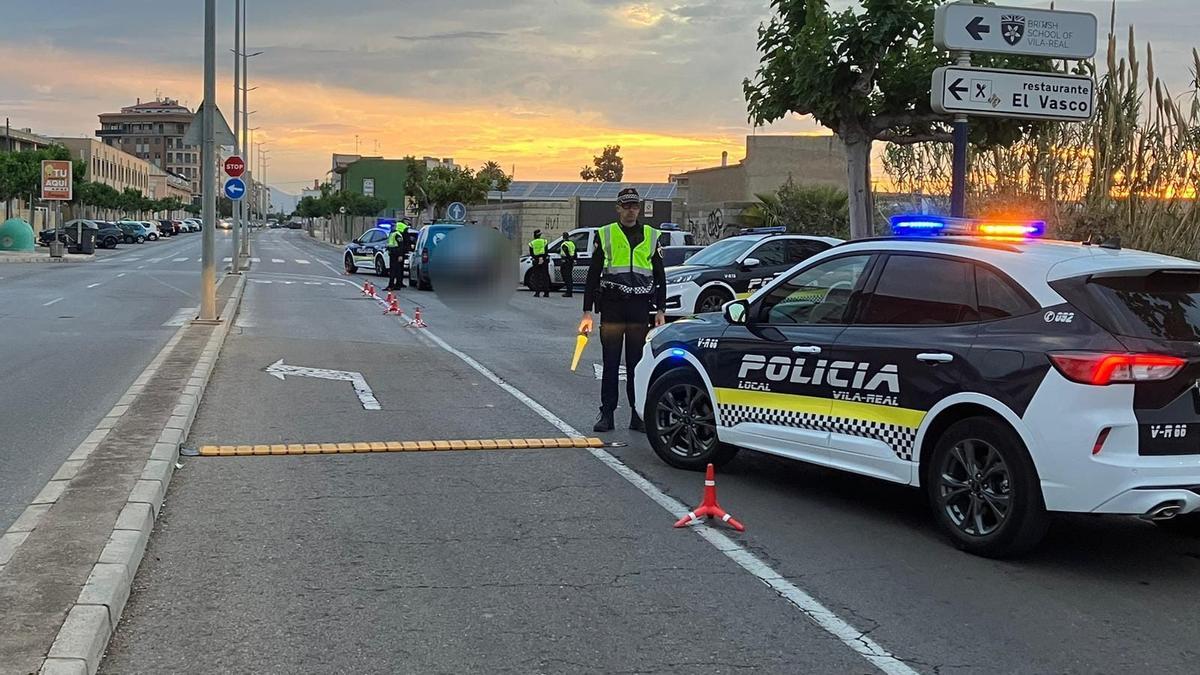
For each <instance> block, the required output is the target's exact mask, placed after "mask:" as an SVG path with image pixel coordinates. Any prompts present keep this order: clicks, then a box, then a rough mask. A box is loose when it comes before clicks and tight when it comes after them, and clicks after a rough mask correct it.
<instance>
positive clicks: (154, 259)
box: [146, 258, 162, 264]
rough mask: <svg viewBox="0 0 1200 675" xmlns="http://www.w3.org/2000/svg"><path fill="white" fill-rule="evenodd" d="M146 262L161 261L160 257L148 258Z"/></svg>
mask: <svg viewBox="0 0 1200 675" xmlns="http://www.w3.org/2000/svg"><path fill="white" fill-rule="evenodd" d="M146 262H148V263H151V264H153V263H156V262H162V258H148V259H147V260H146Z"/></svg>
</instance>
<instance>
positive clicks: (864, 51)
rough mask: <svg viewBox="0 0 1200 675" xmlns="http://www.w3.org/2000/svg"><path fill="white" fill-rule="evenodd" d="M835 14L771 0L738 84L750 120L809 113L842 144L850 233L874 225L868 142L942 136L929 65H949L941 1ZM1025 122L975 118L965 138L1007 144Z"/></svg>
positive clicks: (1040, 65) (874, 0)
mask: <svg viewBox="0 0 1200 675" xmlns="http://www.w3.org/2000/svg"><path fill="white" fill-rule="evenodd" d="M977 2H981V0H977ZM860 4H861V7H862V8H861V10H857V11H856V10H854V9H846V10H844V11H842V12H837V13H833V12H831V11H830V10H829V8H828V3H827V2H826V0H771V6H772V7H773V8H774V12H775V15H774V16H773V17H772V18H771V21H770V23H767V24H763V25H760V26H759V29H758V51H759V52H760V54H761V58H760V61H759V63H760V65H759V68H758V71H757V72H756V73H755V76H754V79H753V80H750V79H746V80H745V81H744V82H743V84H742V89H743V92H744V93H745V96H746V103H747V109H748V112H749V119H750V121H751V122H752V123H754V124H755V125H761V124H767V123H770V122H774V121H775V120H778V119H782V118H783V117H785V116H787V115H789V114H797V115H811V116H812V117H813V118H814V119H815V120H816V121H817V122H819V123H820V124H822V125H824V126H826V127H828V128H829V129H831V130H832V131H833V132H834V133H836V134H837V135H838V136H839V137H840V138H841V140H842V142H843V143H844V144H845V146H846V157H847V163H848V166H849V176H848V185H849V207H850V209H849V210H850V226H851V234H852V236H853V237H855V238H859V237H865V236H870V235H871V234H873V225H872V219H871V205H870V186H871V180H870V172H871V146H872V143H873V142H874V141H885V142H890V143H897V144H903V145H908V144H913V143H921V142H927V141H934V142H949V141H950V140H951V137H950V129H949V126H948V124H947V123H948V122H950V118H949V117H948V116H945V115H940V114H938V113H935V112H934V111H933V110H932V109H931V108H930V103H929V98H930V96H929V94H930V91H929V90H930V81H931V77H932V74H933V70H934V69H935V68H937V67H939V66H944V65H949V64H950V55H949V53H947V52H945V51H943V50H939V49H937V48H935V47H934V46H933V13H934V9H935V8H936V6H937V5H939V4H941V1H940V0H862V1H861V3H860ZM975 63H976V65H988V66H998V67H1006V68H1018V69H1024V70H1051V69H1052V67H1051V65H1050V63H1049V62H1047V61H1042V60H1033V59H1026V58H1005V57H980V58H975ZM1029 124H1030V123H1023V122H1019V121H1014V120H1003V119H996V120H982V119H976V120H973V121H972V141H973V142H975V143H977V144H979V145H982V146H988V145H993V144H1008V143H1011V142H1013V141H1014V140H1015V139H1016V138H1017V137H1018V135H1019V134H1020V130H1021V128H1022V125H1026V126H1028V125H1029Z"/></svg>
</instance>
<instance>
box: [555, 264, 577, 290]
mask: <svg viewBox="0 0 1200 675" xmlns="http://www.w3.org/2000/svg"><path fill="white" fill-rule="evenodd" d="M559 269H561V270H562V278H563V297H564V298H570V297H574V293H575V263H574V262H564V263H562V264H561V265H559Z"/></svg>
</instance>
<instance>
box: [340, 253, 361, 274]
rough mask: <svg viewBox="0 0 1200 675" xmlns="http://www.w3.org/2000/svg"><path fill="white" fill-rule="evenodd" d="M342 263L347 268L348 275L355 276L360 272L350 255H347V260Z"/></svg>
mask: <svg viewBox="0 0 1200 675" xmlns="http://www.w3.org/2000/svg"><path fill="white" fill-rule="evenodd" d="M342 262H343V264H345V266H346V274H354V273H355V272H357V271H358V267H357V266H355V264H354V258H353V257H352V256H351V255H350V254H349V253H347V254H346V259H345V260H343V261H342Z"/></svg>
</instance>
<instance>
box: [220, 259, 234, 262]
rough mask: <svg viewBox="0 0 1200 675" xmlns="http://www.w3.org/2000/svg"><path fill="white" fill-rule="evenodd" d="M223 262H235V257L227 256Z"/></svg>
mask: <svg viewBox="0 0 1200 675" xmlns="http://www.w3.org/2000/svg"><path fill="white" fill-rule="evenodd" d="M221 262H233V258H225V259H224V260H222V261H221Z"/></svg>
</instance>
